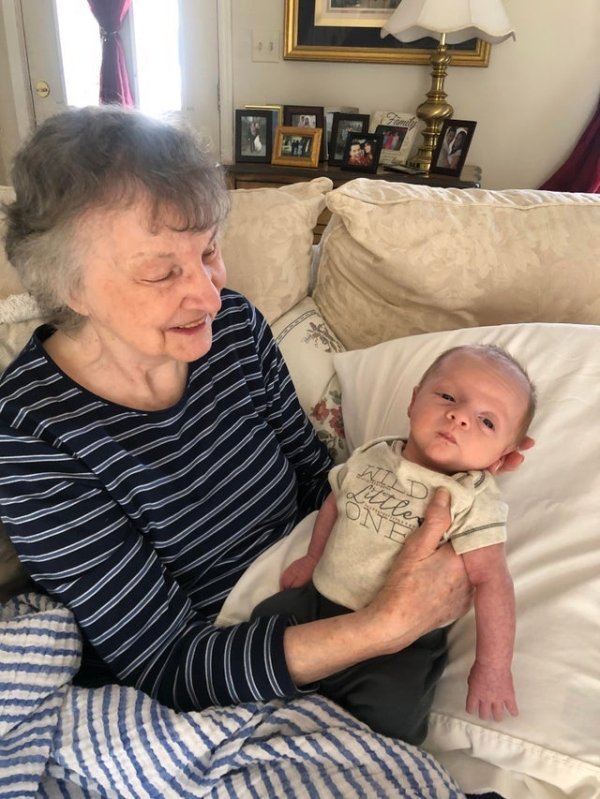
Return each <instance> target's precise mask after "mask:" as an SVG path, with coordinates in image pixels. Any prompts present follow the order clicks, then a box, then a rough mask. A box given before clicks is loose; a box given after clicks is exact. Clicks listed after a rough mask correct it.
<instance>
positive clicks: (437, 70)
mask: <svg viewBox="0 0 600 799" xmlns="http://www.w3.org/2000/svg"><path fill="white" fill-rule="evenodd" d="M445 40H446V36H445V34H442V38H441V40H440V43H439V44H438V46H437V49H436V50H435V51H434V52H433V53H432V54H431V59H430V61H431V66H432V70H431V89H430V90H429V91H428V92H427V100H426V101H425V102H424V103H421V105H420V106H419V107H418V108H417V116H418V117H419V119H422V120H423V122H425V129H424V131H423V143H422V144H421V146H420V147H419V149H418V150H417V153H416V155H415V156H414V158H412V159H411V160H410V161H409V165H410V166H413V167H416V168H417V169H421V170H423V171H424V172H429V169H430V167H431V160H432V157H433V151H434V150H435V145H436V144H437V139H438V136H439V134H440V130H441V127H442V122H443V121H444V119H448V118H449V117H451V116H452V114H453V113H454V109H453V108H452V106H451V105H450V103H447V102H446V97H447V94H446V92H445V91H444V79H445V77H446V67H447V66H448V64H449V63H450V61H451V56H450V54H449V52H448V48H447V46H446V41H445Z"/></svg>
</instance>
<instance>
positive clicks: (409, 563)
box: [369, 488, 473, 652]
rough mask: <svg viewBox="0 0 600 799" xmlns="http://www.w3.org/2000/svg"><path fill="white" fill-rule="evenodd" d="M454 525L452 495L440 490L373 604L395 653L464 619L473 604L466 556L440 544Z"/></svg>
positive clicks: (372, 606) (372, 610) (379, 622)
mask: <svg viewBox="0 0 600 799" xmlns="http://www.w3.org/2000/svg"><path fill="white" fill-rule="evenodd" d="M449 526H450V496H449V494H448V492H447V491H446V490H445V489H443V488H440V489H438V490H437V491H436V493H435V495H434V497H433V499H432V500H431V502H430V504H429V506H428V508H427V510H426V512H425V521H424V522H423V524H422V525H421V527H420V528H419V529H418V530H416V531H415V532H414V533H413V534H412V535H410V536H409V537H408V539H407V540H406V543H405V544H404V546H403V548H402V549H401V551H400V553H399V554H398V556H397V558H396V560H395V562H394V564H393V566H392V568H391V570H390V572H389V574H388V577H387V580H386V582H385V585H384V586H383V588H382V589H381V591H380V592H379V593H378V595H377V596H376V598H375V599H374V600H373V602H372V603H371V605H370V606H369V610H370V611H371V612H372V613H375V614H376V615H377V617H378V622H377V623H378V624H380V625H384V626H382V627H381V629H382V630H383V629H386V630H387V631H388V635H389V643H388V647H389V649H388V651H389V652H396V651H398V650H399V649H401V648H403V647H404V646H406V645H407V644H408V643H412V641H414V640H416V639H417V638H419V637H420V636H421V635H424V634H425V633H427V632H429V631H431V630H434V629H436V628H437V627H441V626H443V625H445V624H448V623H450V622H451V621H453V620H454V619H456V618H458V617H459V616H462V615H464V614H465V613H466V612H467V610H468V609H469V607H470V605H471V600H472V594H473V591H472V587H471V585H470V582H469V578H468V576H467V573H466V571H465V568H464V564H463V560H462V558H461V557H460V556H459V555H457V554H456V553H455V552H454V550H453V549H452V546H451V545H450V544H443V545H442V546H439V543H440V540H441V538H442V536H443V535H444V533H445V532H446V531H447V530H448V528H449ZM407 637H408V639H409V640H408V641H407Z"/></svg>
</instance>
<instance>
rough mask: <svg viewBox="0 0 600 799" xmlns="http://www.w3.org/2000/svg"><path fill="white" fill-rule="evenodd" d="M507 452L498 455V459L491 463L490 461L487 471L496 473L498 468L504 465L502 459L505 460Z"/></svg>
mask: <svg viewBox="0 0 600 799" xmlns="http://www.w3.org/2000/svg"><path fill="white" fill-rule="evenodd" d="M507 454H508V453H505V454H504V455H500V457H499V458H498V460H495V461H494V462H493V463H491V464H490V465H489V466H488V467H487V471H488V472H490V473H491V474H497V473H498V472H499V471H500V469H501V468H502V467H503V466H504V461H505V460H506V455H507Z"/></svg>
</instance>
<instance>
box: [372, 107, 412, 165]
mask: <svg viewBox="0 0 600 799" xmlns="http://www.w3.org/2000/svg"><path fill="white" fill-rule="evenodd" d="M421 127H422V123H420V122H419V119H418V117H417V116H416V115H415V114H413V113H411V112H408V111H375V112H374V113H373V114H372V115H371V124H370V126H369V131H370V132H371V133H381V134H382V136H383V145H382V149H381V158H380V163H381V164H385V165H386V166H389V165H397V164H406V162H407V161H408V159H409V157H410V154H411V152H412V151H413V149H414V147H415V143H416V139H417V136H418V135H419V130H420V129H421ZM392 128H393V130H392Z"/></svg>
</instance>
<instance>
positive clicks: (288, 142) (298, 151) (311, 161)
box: [271, 125, 323, 167]
mask: <svg viewBox="0 0 600 799" xmlns="http://www.w3.org/2000/svg"><path fill="white" fill-rule="evenodd" d="M322 135H323V130H322V128H304V127H292V126H289V125H280V126H279V127H278V128H277V133H276V134H275V146H274V147H273V158H272V161H271V163H272V164H279V165H280V166H308V167H318V166H319V153H320V151H321V138H322Z"/></svg>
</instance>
